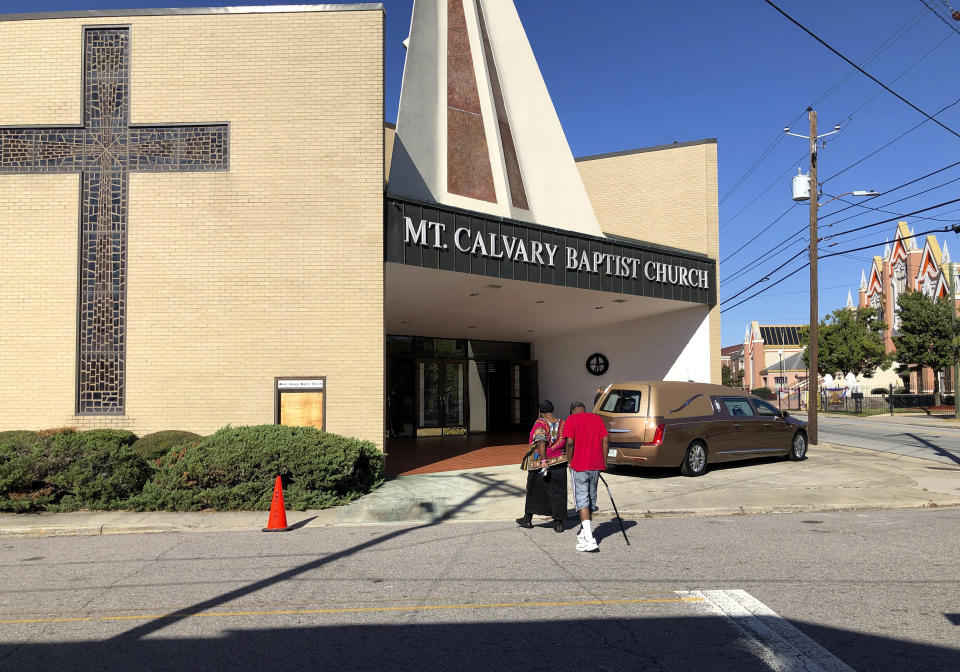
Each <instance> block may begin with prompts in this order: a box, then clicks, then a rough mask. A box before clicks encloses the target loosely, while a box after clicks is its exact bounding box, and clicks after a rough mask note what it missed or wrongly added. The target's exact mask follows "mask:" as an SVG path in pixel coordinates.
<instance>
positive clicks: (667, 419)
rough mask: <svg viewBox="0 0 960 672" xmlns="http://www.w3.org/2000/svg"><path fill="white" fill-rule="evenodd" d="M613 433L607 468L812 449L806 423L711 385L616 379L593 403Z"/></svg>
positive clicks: (694, 472)
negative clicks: (624, 381)
mask: <svg viewBox="0 0 960 672" xmlns="http://www.w3.org/2000/svg"><path fill="white" fill-rule="evenodd" d="M593 410H594V413H597V414H598V415H600V416H601V417H602V418H603V420H604V422H605V423H606V425H607V431H608V432H609V433H610V438H609V440H610V448H609V451H608V454H607V465H608V466H627V465H631V466H642V467H680V472H681V473H682V474H684V475H686V476H699V475H700V474H702V473H704V471H706V468H707V464H708V463H715V462H727V461H731V460H744V459H750V458H754V457H765V456H771V455H784V456H786V457H789V458H790V459H791V460H802V459H803V458H804V456H805V455H806V453H807V431H806V423H804V422H803V421H801V420H798V419H796V418H794V417H791V416H790V414H789V413H788V412H787V411H779V410H777V408H776V407H775V406H773V405H771V404H769V403H767V402H766V401H764V400H762V399H760V398H759V397H757V396H754V395H752V394H750V393H748V392H744V391H743V390H737V389H734V388H731V387H723V386H721V385H708V384H706V383H683V382H672V381H636V382H629V383H614V384H613V385H610V386H608V387H607V388H606V389H605V390H603V391H602V392H601V393H600V395H599V397H598V398H597V401H596V404H595V405H594V409H593Z"/></svg>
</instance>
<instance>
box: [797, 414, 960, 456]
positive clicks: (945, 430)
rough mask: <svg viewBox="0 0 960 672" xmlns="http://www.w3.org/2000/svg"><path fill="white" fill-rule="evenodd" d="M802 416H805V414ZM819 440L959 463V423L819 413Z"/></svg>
mask: <svg viewBox="0 0 960 672" xmlns="http://www.w3.org/2000/svg"><path fill="white" fill-rule="evenodd" d="M799 417H801V418H805V416H804V415H800V416H799ZM817 418H818V425H819V432H820V436H819V439H820V441H824V442H826V443H835V444H837V445H840V446H855V447H857V448H870V449H872V450H880V451H883V452H888V453H898V454H900V455H910V456H912V457H921V458H924V459H927V460H935V461H937V462H943V463H944V464H950V465H954V466H956V465H958V464H960V426H958V427H944V426H942V423H936V424H933V423H931V424H930V425H929V426H925V425H922V424H908V422H904V421H897V419H896V418H894V419H892V420H887V419H886V418H883V419H879V418H869V417H868V418H856V417H854V418H844V417H838V416H835V415H824V414H821V415H818V416H817Z"/></svg>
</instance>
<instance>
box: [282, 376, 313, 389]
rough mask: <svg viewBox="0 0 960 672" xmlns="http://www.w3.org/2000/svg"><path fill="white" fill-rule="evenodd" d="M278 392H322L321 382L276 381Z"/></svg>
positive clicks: (311, 380)
mask: <svg viewBox="0 0 960 672" xmlns="http://www.w3.org/2000/svg"><path fill="white" fill-rule="evenodd" d="M277 389H278V390H322V389H323V380H320V379H310V380H289V379H288V380H278V381H277Z"/></svg>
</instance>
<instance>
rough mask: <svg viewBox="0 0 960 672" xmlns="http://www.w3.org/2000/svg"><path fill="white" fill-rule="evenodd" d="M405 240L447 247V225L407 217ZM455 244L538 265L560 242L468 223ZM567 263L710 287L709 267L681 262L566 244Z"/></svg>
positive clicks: (553, 259)
mask: <svg viewBox="0 0 960 672" xmlns="http://www.w3.org/2000/svg"><path fill="white" fill-rule="evenodd" d="M403 220H404V236H403V242H404V243H406V244H407V245H419V246H421V247H430V248H434V249H438V250H446V249H448V245H447V243H445V242H444V238H445V236H446V235H447V234H446V231H447V226H446V224H442V223H441V222H431V221H429V220H426V219H421V220H420V222H419V223H418V224H414V222H413V220H412V219H411V218H410V217H404V218H403ZM453 245H454V247H455V248H456V249H457V251H458V252H460V253H462V254H470V255H474V256H478V257H487V258H489V259H505V260H507V261H512V262H523V263H527V264H536V265H538V266H548V267H550V268H556V267H557V252H558V250H559V249H560V248H559V246H558V245H554V244H552V243H542V242H540V241H538V240H531V241H527V240H525V239H524V238H520V237H517V236H508V235H506V234H503V233H499V234H498V233H490V234H484V233H483V232H482V231H476V232H474V231H472V230H471V229H470V227H468V226H460V227H457V229H456V230H455V231H454V232H453ZM564 262H565V263H564V267H565V269H566V270H568V271H577V272H581V273H593V274H596V275H599V274H601V273H603V274H605V275H608V276H612V277H616V278H631V279H633V280H636V279H637V278H638V277H640V274H641V272H642V273H643V277H644V278H646V279H647V280H649V281H650V282H657V283H663V284H670V285H681V286H685V287H696V288H700V289H709V288H710V273H709V272H708V271H707V270H706V269H699V268H688V267H687V266H681V265H679V264H666V263H663V262H659V261H647V262H644V261H642V260H641V259H638V258H636V257H625V256H621V255H619V254H609V253H606V252H590V251H588V250H581V249H578V248H577V247H571V246H569V245H567V246H566V247H565V249H564Z"/></svg>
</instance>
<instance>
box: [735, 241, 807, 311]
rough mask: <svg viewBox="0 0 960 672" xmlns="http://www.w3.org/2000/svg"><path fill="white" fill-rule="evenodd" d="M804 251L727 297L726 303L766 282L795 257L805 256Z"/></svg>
mask: <svg viewBox="0 0 960 672" xmlns="http://www.w3.org/2000/svg"><path fill="white" fill-rule="evenodd" d="M806 251H807V250H806V249H803V250H800V251H799V252H797V253H796V254H795V255H793V256H792V257H790V258H789V259H787V260H786V261H785V262H783V263H782V264H780V265H779V266H777V267H776V268H775V269H773V270H772V271H770V272H769V273H765V274H764V276H763V278H762V279H760V280H757V281H756V282H754V283H752V284H749V285H747V286H746V287H744V288H743V289H741V290H740V291H739V292H737V293H736V294H734V295H733V296H729V297H727V301H733V300H734V299H735V298H737V297H738V296H740V295H741V294H743V293H744V292H748V291H750V289H751V288H752V287H756V286H757V285H759V284H760V283H761V282H766V281H767V280H769V279H770V276H771V275H773V274H774V273H776V272H777V271H779V270H780V269H781V268H783V267H784V266H786V265H787V264H789V263H790V262H791V261H793V260H794V259H796V258H797V257H799V256H800V255H801V254H805V253H806Z"/></svg>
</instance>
